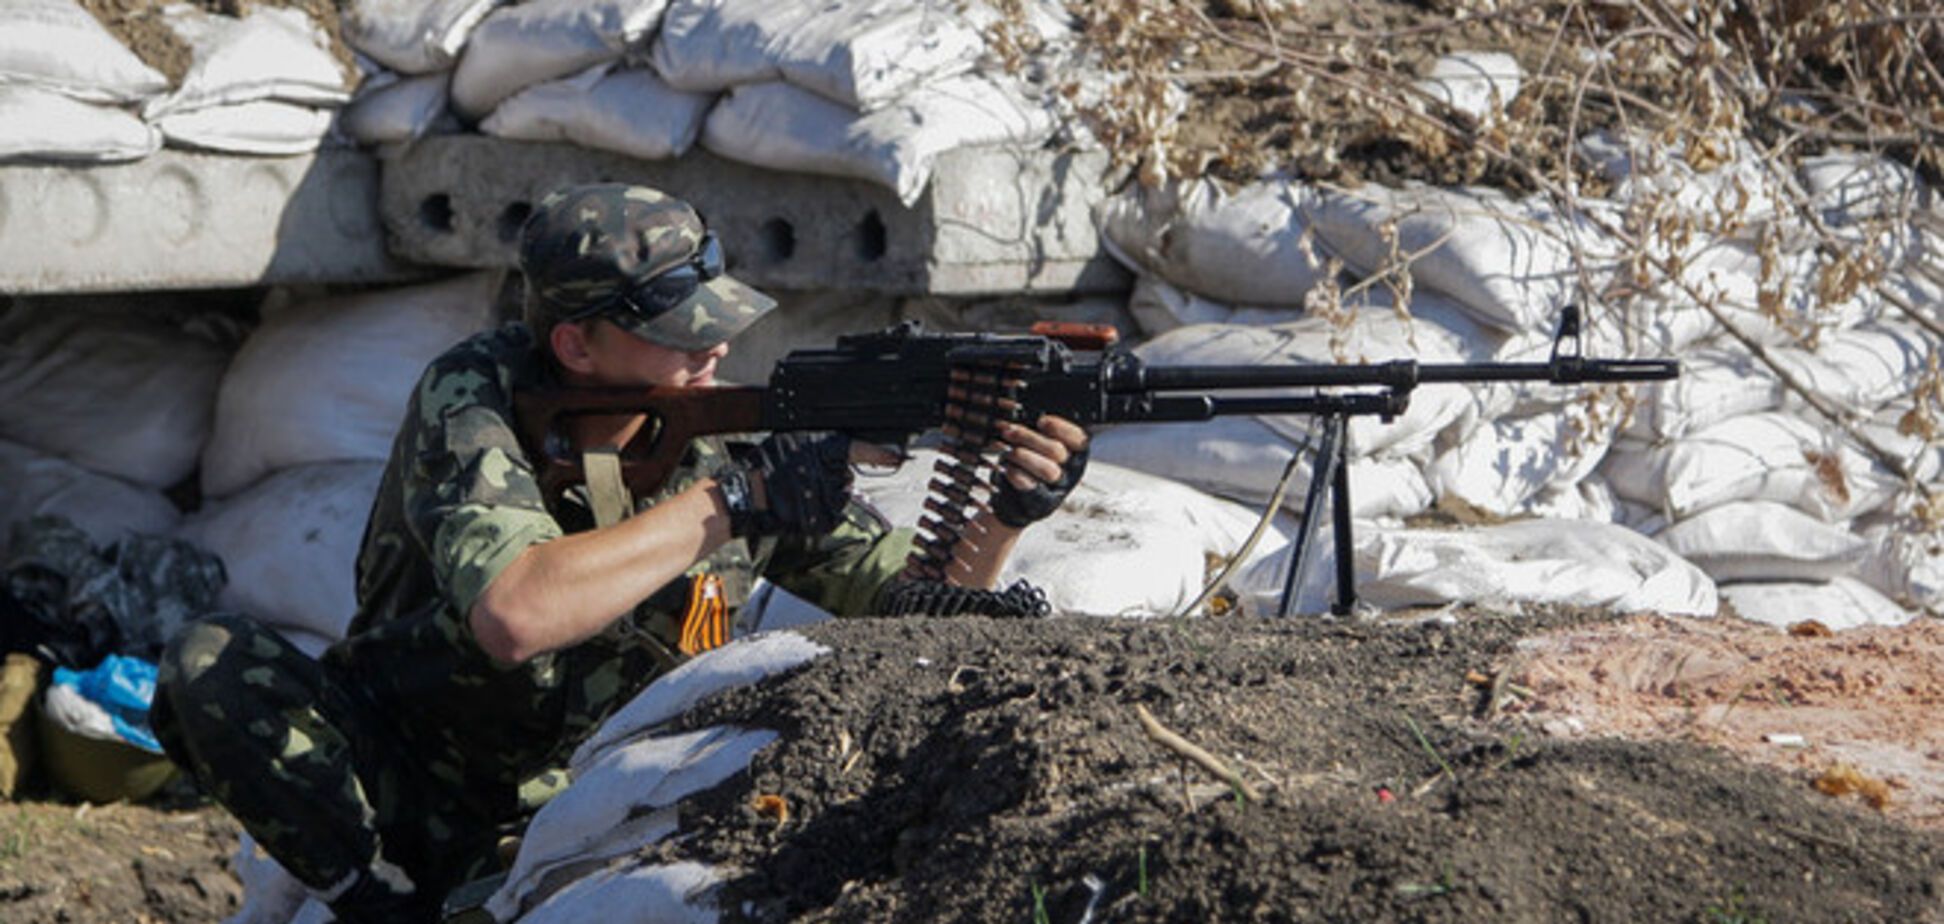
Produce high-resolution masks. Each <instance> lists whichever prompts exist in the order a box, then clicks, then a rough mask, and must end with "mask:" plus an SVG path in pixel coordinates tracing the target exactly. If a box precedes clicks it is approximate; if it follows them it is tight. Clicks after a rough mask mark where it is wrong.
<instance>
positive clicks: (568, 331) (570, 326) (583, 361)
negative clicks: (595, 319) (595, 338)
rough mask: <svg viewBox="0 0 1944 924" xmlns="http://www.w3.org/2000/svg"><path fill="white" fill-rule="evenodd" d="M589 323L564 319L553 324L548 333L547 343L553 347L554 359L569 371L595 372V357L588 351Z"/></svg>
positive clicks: (588, 373)
mask: <svg viewBox="0 0 1944 924" xmlns="http://www.w3.org/2000/svg"><path fill="white" fill-rule="evenodd" d="M588 326H589V325H585V324H575V323H573V322H571V321H563V322H561V323H559V324H555V325H554V326H553V330H552V331H551V332H549V333H548V335H547V343H548V345H549V346H551V347H553V353H554V359H556V360H558V361H559V362H560V366H561V368H563V369H566V370H567V371H569V372H574V373H578V374H580V375H591V374H593V372H594V357H593V355H592V354H591V353H590V352H589V351H588V343H587V340H588V333H589V332H588V330H587V328H588Z"/></svg>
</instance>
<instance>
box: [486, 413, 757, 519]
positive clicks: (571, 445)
mask: <svg viewBox="0 0 1944 924" xmlns="http://www.w3.org/2000/svg"><path fill="white" fill-rule="evenodd" d="M766 391H767V389H763V388H757V387H740V386H739V387H721V388H666V387H664V388H652V387H642V388H548V389H540V390H534V391H523V392H519V393H517V394H515V395H514V396H513V412H514V416H515V417H516V418H517V419H518V425H519V428H520V439H521V440H522V441H523V442H525V444H526V447H527V452H528V454H529V455H530V456H532V458H533V459H534V467H535V474H536V475H537V476H538V477H539V480H540V490H541V491H542V493H543V494H544V495H545V496H546V498H547V501H548V503H553V502H554V501H556V500H558V499H559V498H560V495H561V493H562V492H564V491H565V490H567V488H568V487H569V486H571V485H574V484H577V483H579V482H580V481H581V480H582V479H583V477H584V474H583V472H582V471H581V452H582V451H583V450H585V449H588V448H598V447H585V446H578V445H576V443H575V440H574V438H573V423H574V422H575V421H576V420H578V419H581V418H587V417H601V418H622V419H623V420H622V422H623V424H624V425H623V426H622V427H621V429H620V432H621V433H623V434H624V436H623V439H622V443H621V445H620V446H619V447H617V448H619V450H620V454H621V477H622V480H623V481H625V482H627V485H628V489H629V490H630V491H633V492H634V493H635V495H636V496H638V497H639V496H646V495H648V494H652V493H654V492H655V491H656V490H659V489H660V488H661V486H662V485H663V484H665V483H667V481H668V476H669V475H671V474H673V473H674V471H675V467H676V466H677V465H680V464H681V461H682V452H683V450H684V449H686V448H687V446H688V444H689V441H690V440H692V439H695V438H696V437H698V436H711V435H715V434H721V433H749V432H753V431H757V430H762V429H765V428H764V426H763V397H764V394H765V392H766Z"/></svg>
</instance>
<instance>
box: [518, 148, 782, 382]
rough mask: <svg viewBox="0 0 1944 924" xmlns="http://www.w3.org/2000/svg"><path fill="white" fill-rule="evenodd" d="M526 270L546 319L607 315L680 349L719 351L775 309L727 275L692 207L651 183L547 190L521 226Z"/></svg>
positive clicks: (717, 249)
mask: <svg viewBox="0 0 1944 924" xmlns="http://www.w3.org/2000/svg"><path fill="white" fill-rule="evenodd" d="M520 269H521V271H522V272H524V273H525V274H526V279H527V290H528V297H529V298H532V299H537V300H538V301H539V302H541V303H542V304H541V305H540V306H539V307H540V308H542V309H544V310H542V311H540V312H538V314H540V315H541V316H544V317H549V318H551V319H553V320H554V321H556V322H557V321H564V320H575V319H579V318H584V317H588V316H590V315H596V314H601V315H603V316H605V317H607V318H608V319H609V320H612V321H613V322H614V323H615V324H616V325H617V326H619V327H621V328H622V329H624V330H627V331H629V332H630V333H633V334H635V335H636V336H638V337H641V338H643V339H645V340H648V341H650V342H653V343H658V344H661V345H663V346H667V347H671V348H674V349H677V350H685V351H697V350H706V349H709V348H711V347H714V346H715V345H717V344H720V343H722V342H724V341H726V340H728V339H729V338H731V337H734V336H735V335H736V334H738V333H741V332H742V330H743V329H744V328H746V327H748V326H749V325H750V323H751V322H753V321H755V320H756V319H757V318H759V317H762V316H763V315H764V314H765V313H767V312H768V311H769V310H770V309H771V308H774V307H776V301H775V300H774V299H771V298H770V297H769V296H766V295H764V294H762V293H761V292H758V291H756V290H755V289H752V288H750V287H749V286H746V285H744V284H742V283H740V282H737V281H736V280H734V279H731V278H730V277H728V276H726V275H723V274H722V256H721V247H720V245H718V244H717V243H716V241H715V237H714V235H712V234H709V233H708V230H707V229H706V228H704V227H703V225H702V219H701V218H700V217H698V216H697V215H696V214H695V210H694V209H692V208H689V206H688V203H686V202H683V201H682V200H680V199H677V198H675V197H673V196H669V195H666V194H664V193H660V192H657V191H655V190H653V189H649V188H647V187H645V186H627V185H622V184H618V183H607V184H599V185H591V186H574V187H569V188H567V189H563V190H560V191H558V192H554V193H552V194H550V195H548V196H547V198H546V199H545V200H543V201H541V203H540V207H539V208H538V209H536V210H534V213H533V216H532V217H531V218H529V219H527V223H526V226H525V227H524V228H523V229H522V230H521V232H520ZM535 333H536V335H539V336H542V337H544V336H545V333H544V332H542V331H535Z"/></svg>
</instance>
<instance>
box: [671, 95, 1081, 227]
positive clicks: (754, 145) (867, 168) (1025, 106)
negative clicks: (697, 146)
mask: <svg viewBox="0 0 1944 924" xmlns="http://www.w3.org/2000/svg"><path fill="white" fill-rule="evenodd" d="M1052 128H1053V123H1052V118H1051V117H1050V116H1049V115H1048V114H1047V112H1046V111H1045V110H1044V109H1042V108H1040V107H1039V106H1038V105H1037V104H1034V103H1031V102H1028V101H1026V100H1025V99H1024V98H1023V97H1021V96H1020V95H1019V94H1017V93H1016V92H1014V91H1013V90H1011V89H1010V88H1009V87H1008V86H1006V85H1005V84H1003V83H1001V82H1000V80H999V79H995V78H991V77H985V76H980V75H964V76H959V77H951V78H947V79H944V80H940V81H938V82H936V83H932V84H928V85H926V86H923V87H920V88H919V89H917V90H914V91H912V92H911V93H909V94H906V95H905V96H903V97H901V98H899V99H898V100H897V101H896V102H894V103H892V104H890V105H887V106H885V107H884V108H882V109H879V110H876V111H874V112H870V113H866V114H862V115H860V114H858V113H857V112H855V111H853V110H851V109H849V108H847V107H845V106H843V105H841V104H838V103H833V102H831V101H829V100H827V99H824V98H823V97H821V96H818V95H816V94H815V93H811V92H810V91H808V90H804V89H801V88H799V87H796V86H793V85H791V84H788V83H783V82H781V81H777V82H771V83H762V84H755V85H751V86H741V87H737V88H735V89H734V90H731V91H730V92H729V94H728V95H727V96H725V97H724V98H723V99H722V100H721V101H720V102H718V103H717V104H716V107H715V110H714V111H713V112H711V113H710V114H709V118H708V121H707V122H705V123H704V124H703V126H702V144H703V146H705V147H707V148H708V149H709V150H710V151H711V152H713V153H715V154H718V155H721V156H723V157H726V158H729V159H731V160H739V161H743V162H745V163H751V164H755V165H757V166H760V167H769V168H772V169H775V170H787V171H795V172H802V173H819V174H827V175H831V176H847V177H855V178H857V179H862V180H867V181H869V182H873V183H877V184H879V185H881V186H885V187H888V188H889V189H891V190H893V191H894V192H896V193H897V194H898V199H899V201H901V202H903V203H904V204H905V205H906V206H910V205H912V204H914V203H916V202H917V201H918V196H919V195H920V194H921V193H923V192H924V189H925V184H927V183H929V182H930V181H931V170H932V161H933V160H934V159H935V158H937V156H938V155H939V154H941V153H943V152H945V151H949V150H952V149H954V148H961V147H968V146H973V145H983V144H1005V145H1012V146H1019V147H1028V146H1033V145H1038V144H1040V143H1041V142H1044V141H1045V140H1046V139H1047V138H1048V137H1049V136H1050V135H1051V133H1052Z"/></svg>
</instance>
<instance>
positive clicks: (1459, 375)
mask: <svg viewBox="0 0 1944 924" xmlns="http://www.w3.org/2000/svg"><path fill="white" fill-rule="evenodd" d="M1679 374H1680V368H1679V365H1678V364H1677V363H1675V362H1674V361H1673V360H1667V359H1582V358H1579V357H1574V356H1566V357H1558V358H1555V359H1552V360H1549V361H1547V362H1534V363H1419V362H1417V361H1416V360H1410V359H1397V360H1391V361H1389V362H1382V363H1351V364H1344V365H1330V364H1327V363H1317V364H1308V363H1302V364H1289V365H1264V366H1147V367H1144V368H1142V369H1141V370H1140V373H1139V375H1138V376H1137V377H1136V378H1137V380H1138V381H1137V382H1135V383H1134V385H1135V387H1137V388H1141V389H1150V390H1153V391H1157V392H1167V391H1189V390H1221V389H1230V388H1330V387H1356V386H1365V387H1377V388H1393V389H1396V388H1402V389H1408V388H1413V387H1415V386H1417V385H1420V384H1425V383H1430V382H1552V383H1555V384H1560V385H1572V384H1578V383H1581V382H1638V381H1654V380H1660V379H1671V378H1674V377H1675V376H1677V375H1679Z"/></svg>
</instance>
